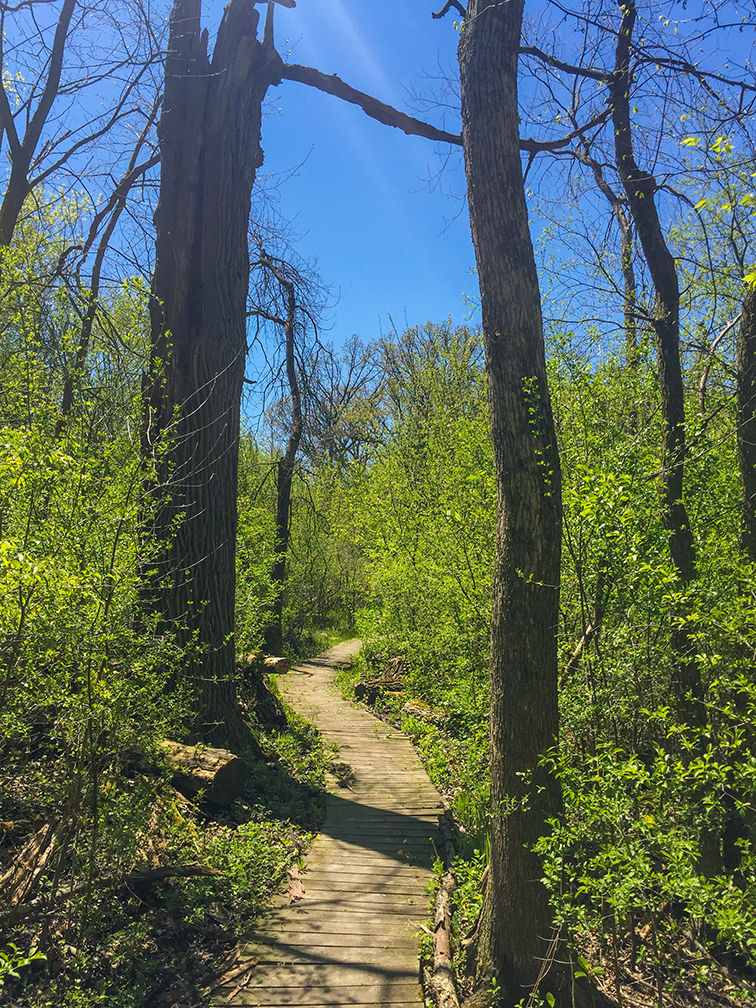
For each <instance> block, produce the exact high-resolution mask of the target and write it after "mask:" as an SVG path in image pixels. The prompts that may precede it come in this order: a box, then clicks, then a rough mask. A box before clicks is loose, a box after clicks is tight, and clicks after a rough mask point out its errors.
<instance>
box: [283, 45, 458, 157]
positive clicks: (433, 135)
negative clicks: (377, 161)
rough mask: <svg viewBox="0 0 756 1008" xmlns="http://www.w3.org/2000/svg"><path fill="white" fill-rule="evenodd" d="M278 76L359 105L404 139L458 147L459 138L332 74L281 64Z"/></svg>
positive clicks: (367, 113) (295, 65)
mask: <svg viewBox="0 0 756 1008" xmlns="http://www.w3.org/2000/svg"><path fill="white" fill-rule="evenodd" d="M281 77H282V78H283V79H284V80H293V81H299V83H300V84H307V85H308V86H309V87H314V88H317V89H318V91H325V93H326V94H331V95H335V96H336V97H337V98H341V99H343V100H344V101H347V102H350V104H352V105H359V106H360V108H361V109H362V111H363V112H364V113H365V114H366V115H369V116H370V118H371V119H377V120H378V122H381V123H383V124H384V125H385V126H394V127H395V128H396V129H400V130H402V132H404V133H406V134H407V135H408V136H421V137H425V138H426V139H427V140H436V141H438V142H439V143H449V144H455V145H456V146H458V147H459V146H461V145H462V137H461V136H459V135H458V134H456V133H447V132H445V131H444V130H440V129H437V128H436V127H435V126H431V125H430V124H429V123H425V122H421V121H420V120H419V119H413V118H412V116H408V115H405V113H404V112H400V111H399V110H398V109H395V108H393V107H392V106H391V105H385V104H384V103H383V102H380V101H378V99H377V98H373V97H372V96H371V95H368V94H365V93H364V91H358V90H357V89H356V88H353V87H351V85H349V84H347V83H346V82H345V81H343V80H341V78H340V77H337V76H336V74H324V73H321V71H320V70H315V69H314V68H313V67H305V66H299V65H297V64H291V63H284V65H283V66H282V67H281Z"/></svg>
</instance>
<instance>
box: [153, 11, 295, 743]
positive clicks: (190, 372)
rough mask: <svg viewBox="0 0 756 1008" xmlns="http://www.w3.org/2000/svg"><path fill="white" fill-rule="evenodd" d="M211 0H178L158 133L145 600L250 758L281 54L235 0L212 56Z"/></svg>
mask: <svg viewBox="0 0 756 1008" xmlns="http://www.w3.org/2000/svg"><path fill="white" fill-rule="evenodd" d="M201 6H202V5H201V0H176V2H175V3H174V6H173V10H172V13H171V19H170V41H169V46H168V56H167V60H166V71H165V73H166V81H165V97H164V105H163V112H162V118H161V121H160V128H159V137H160V150H161V157H162V170H161V183H160V201H159V204H158V207H157V211H156V214H155V226H156V230H157V239H156V264H155V274H154V279H153V286H152V299H151V309H150V311H151V321H152V354H151V370H150V374H149V376H148V381H147V387H146V391H145V422H144V447H145V451H146V453H147V454H148V455H149V456H150V457H152V458H154V459H155V463H156V474H157V475H156V480H155V485H154V487H153V496H154V505H155V512H154V515H153V516H152V518H151V520H150V521H149V527H148V529H147V533H148V538H151V539H152V540H153V541H154V543H156V544H157V545H156V548H157V556H156V557H155V558H153V559H152V560H151V562H150V576H149V577H148V578H147V585H146V590H145V594H146V597H147V603H148V606H149V607H151V608H152V609H153V610H155V611H157V613H158V614H159V616H160V621H161V625H162V627H163V629H164V630H170V631H173V632H175V633H176V634H177V636H178V640H179V641H180V642H181V643H182V644H185V645H191V647H192V648H193V649H194V651H193V658H191V660H190V661H189V663H188V679H189V682H190V685H191V688H192V695H193V703H194V708H195V710H194V713H195V715H196V725H195V731H194V736H195V738H201V739H203V740H205V741H208V742H211V743H213V744H216V745H228V746H229V747H230V748H232V749H235V750H236V751H240V750H241V749H244V748H245V747H246V746H247V745H248V744H249V740H250V735H249V731H248V725H247V722H246V721H245V719H244V716H243V714H242V712H241V709H240V707H239V705H238V704H237V702H236V694H235V689H234V685H233V672H234V591H235V546H236V525H237V511H236V507H237V504H236V496H237V471H238V451H239V413H240V401H241V388H242V379H243V376H244V366H245V355H246V299H247V292H248V283H249V253H248V247H247V227H248V221H249V210H250V194H251V190H252V185H253V183H254V179H255V172H256V169H257V168H258V167H259V166H260V165H261V164H262V159H263V154H262V149H261V147H260V118H261V115H260V108H261V103H262V100H263V98H264V96H265V92H266V90H267V88H268V86H269V85H270V84H271V83H273V82H275V81H277V80H278V79H280V77H279V73H278V71H279V68H280V65H281V63H280V59H279V57H278V56H277V54H276V53H275V50H274V48H273V45H272V39H268V38H267V37H266V38H265V39H264V40H263V42H260V41H258V39H257V26H258V14H257V11H256V10H255V7H254V5H253V3H252V0H232V2H231V3H230V4H228V6H227V7H226V10H225V13H224V16H223V20H222V23H221V26H220V28H219V31H218V37H217V40H216V43H215V50H214V53H213V56H212V60H210V59H208V55H207V31H204V32H203V31H201V29H200V14H201ZM266 36H267V33H266Z"/></svg>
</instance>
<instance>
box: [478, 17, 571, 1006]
mask: <svg viewBox="0 0 756 1008" xmlns="http://www.w3.org/2000/svg"><path fill="white" fill-rule="evenodd" d="M522 8H523V0H510V2H509V3H504V4H490V3H488V2H487V0H471V2H470V4H469V6H468V8H467V15H466V17H465V22H464V30H463V31H462V34H461V38H460V45H459V64H460V77H461V88H462V138H463V145H464V152H465V166H466V172H467V191H468V196H469V201H470V223H471V228H472V236H473V242H474V245H475V255H476V261H477V266H478V280H479V284H480V294H481V312H482V324H483V334H484V344H485V353H486V365H487V372H488V400H489V412H490V417H491V430H492V438H493V445H494V459H495V467H496V485H497V542H496V558H495V568H494V587H493V613H492V621H493V622H492V638H491V876H490V884H489V885H488V886H487V887H486V892H485V896H484V904H483V911H482V915H481V919H480V922H479V929H478V940H477V951H478V963H477V973H478V976H479V978H480V979H481V980H483V979H485V977H486V976H488V977H490V976H495V977H496V979H497V981H498V983H499V984H500V985H501V987H502V988H503V991H504V994H505V1002H504V1003H506V1004H516V1003H517V1002H518V1001H520V1000H521V999H522V998H523V997H526V996H527V992H528V989H532V988H533V987H534V986H535V985H536V984H537V983H538V981H539V976H540V975H541V974H542V973H544V972H548V968H549V965H550V963H549V957H550V951H551V950H550V943H549V940H550V937H551V935H552V927H551V921H552V917H551V912H550V908H549V902H548V896H547V892H546V889H545V887H544V886H543V885H542V884H541V882H540V877H541V869H540V865H539V863H538V859H537V857H536V856H535V855H534V854H533V853H532V846H533V844H534V843H535V842H536V840H537V839H538V837H539V836H541V835H543V834H544V832H546V831H547V830H548V826H547V825H546V820H547V819H549V818H551V817H552V816H556V815H558V814H559V811H560V809H561V792H560V788H559V785H558V782H557V781H556V780H555V778H554V777H553V776H551V775H550V774H549V772H548V770H547V769H546V768H545V767H543V766H541V765H539V759H540V757H541V756H542V755H543V754H544V753H545V752H546V751H547V750H548V749H550V748H551V747H552V746H553V745H554V743H555V740H556V736H557V729H558V707H557V647H556V628H557V623H558V616H559V568H560V549H561V514H562V510H561V474H560V468H559V454H558V450H557V442H556V435H555V430H554V422H553V417H552V411H551V402H550V398H549V389H548V385H547V381H546V366H545V353H544V344H543V332H542V323H541V306H540V295H539V290H538V280H537V276H536V269H535V262H534V258H533V248H532V243H531V239H530V232H529V230H528V214H527V207H526V203H525V194H524V189H523V178H522V167H521V163H520V151H519V128H518V114H517V55H518V48H519V44H520V27H521V19H522ZM553 979H554V977H553V973H552V975H551V976H550V977H547V978H546V980H545V981H544V982H542V983H541V985H540V990H541V992H542V993H543V992H544V990H548V989H551V988H552V984H553Z"/></svg>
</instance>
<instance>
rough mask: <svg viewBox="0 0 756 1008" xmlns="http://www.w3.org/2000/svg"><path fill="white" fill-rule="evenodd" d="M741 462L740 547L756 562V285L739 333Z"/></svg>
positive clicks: (750, 291) (748, 295)
mask: <svg viewBox="0 0 756 1008" xmlns="http://www.w3.org/2000/svg"><path fill="white" fill-rule="evenodd" d="M737 404H738V462H739V464H740V479H741V482H742V486H743V491H742V494H743V495H742V504H741V516H740V550H741V552H742V554H743V556H745V557H746V558H747V559H748V560H750V561H751V562H752V563H756V287H749V288H748V291H747V292H746V296H745V298H744V299H743V312H742V315H741V318H740V331H739V333H738V375H737Z"/></svg>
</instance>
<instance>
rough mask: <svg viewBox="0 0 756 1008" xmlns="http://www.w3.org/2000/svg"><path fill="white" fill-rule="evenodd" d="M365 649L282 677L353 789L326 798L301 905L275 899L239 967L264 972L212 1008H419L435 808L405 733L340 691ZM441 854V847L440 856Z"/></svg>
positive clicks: (332, 654) (353, 644) (348, 650)
mask: <svg viewBox="0 0 756 1008" xmlns="http://www.w3.org/2000/svg"><path fill="white" fill-rule="evenodd" d="M358 646H359V642H358V641H348V642H347V643H346V644H341V645H338V646H337V647H335V648H331V650H330V651H327V652H325V654H323V655H320V656H319V657H318V658H316V659H312V660H310V661H308V662H304V663H302V664H301V665H299V666H297V668H295V669H293V670H292V672H291V673H290V674H289V675H288V676H287V677H286V682H285V684H284V683H282V684H281V685H282V689H283V690H284V691H285V694H286V698H287V700H288V701H289V703H291V704H292V706H294V707H295V708H296V709H297V710H298V711H299V712H300V713H301V714H303V715H304V716H306V717H308V718H310V719H311V720H312V721H314V722H315V724H316V725H317V726H318V728H319V729H320V731H321V732H322V734H323V737H324V740H325V742H326V743H327V744H328V743H335V744H336V745H338V746H339V756H338V759H339V760H340V761H343V762H344V763H346V764H348V766H349V768H350V771H351V773H350V776H349V778H348V786H347V787H339V786H338V784H337V782H336V781H335V780H334V781H333V782H332V783H331V785H330V786H329V792H330V793H329V799H328V810H327V814H326V819H325V822H324V823H323V828H322V832H321V834H320V836H319V837H318V838H317V840H316V841H315V844H314V846H313V848H312V851H311V852H310V855H309V858H308V860H307V863H306V866H305V870H304V871H303V872H302V883H303V885H304V897H302V898H301V899H299V900H297V901H296V902H294V903H292V904H289V903H288V900H287V898H286V896H285V895H281V896H278V897H276V898H274V900H273V901H272V904H271V906H270V909H269V911H268V912H267V914H264V915H263V916H262V918H261V919H260V920H259V921H258V922H257V924H256V926H255V928H254V930H253V931H252V933H251V934H250V935H248V936H247V941H246V943H245V945H244V947H243V949H242V951H241V955H240V959H239V962H242V963H243V962H244V960H245V959H249V958H250V957H251V956H254V957H256V958H257V959H258V960H259V962H258V965H257V966H255V967H254V969H253V970H252V971H251V973H250V979H249V981H248V982H247V984H246V985H245V986H244V987H243V988H242V989H241V990H239V991H238V992H237V993H236V995H235V996H234V997H233V999H232V1000H231V1001H230V1002H229V1001H228V1000H227V999H228V996H229V994H230V993H232V988H230V989H228V990H224V989H221V990H219V991H218V992H216V994H215V995H214V1000H213V1002H212V1003H213V1005H217V1006H220V1005H227V1004H231V1005H260V1006H265V1008H269V1006H270V1008H272V1006H275V1005H291V1006H307V1008H314V1006H316V1005H321V1006H326V1005H327V1006H329V1008H336V1006H346V1005H371V1006H374V1008H380V1006H382V1005H385V1006H386V1008H409V1006H410V1005H412V1006H414V1008H417V1005H418V1004H421V1003H422V992H421V988H420V985H419V982H418V972H419V971H418V959H417V952H418V942H417V932H418V929H419V925H420V923H421V922H422V920H423V918H424V916H425V904H426V897H425V888H426V886H427V883H428V880H429V878H430V866H431V864H432V862H433V860H434V859H435V856H436V854H435V848H436V847H438V846H440V843H439V837H438V816H439V815H440V813H441V812H442V811H443V810H442V807H441V803H440V800H439V796H438V793H437V791H436V790H435V788H434V787H433V785H432V784H431V782H430V780H429V778H428V776H427V774H426V773H425V771H424V770H423V769H422V767H421V765H420V762H419V760H418V758H417V756H416V754H415V752H414V749H413V748H412V746H411V744H410V742H409V741H408V739H407V738H406V736H404V735H403V734H402V733H401V732H399V731H397V730H396V729H395V728H392V727H390V726H388V725H384V724H383V723H382V722H380V721H378V720H376V718H374V717H373V716H372V715H371V714H369V713H368V712H367V711H366V710H364V709H363V708H358V707H355V706H354V705H352V704H350V703H348V702H347V701H345V700H343V699H342V698H341V697H340V696H339V695H338V693H337V691H336V689H335V687H334V686H333V678H334V675H335V672H336V670H337V666H338V665H339V663H342V664H343V663H344V662H346V661H348V660H349V658H350V656H351V655H352V654H354V653H355V651H356V650H357V648H358ZM434 844H435V847H434Z"/></svg>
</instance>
